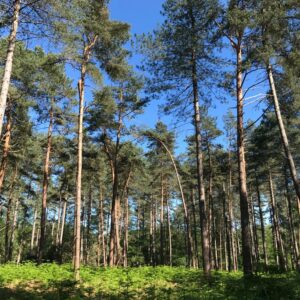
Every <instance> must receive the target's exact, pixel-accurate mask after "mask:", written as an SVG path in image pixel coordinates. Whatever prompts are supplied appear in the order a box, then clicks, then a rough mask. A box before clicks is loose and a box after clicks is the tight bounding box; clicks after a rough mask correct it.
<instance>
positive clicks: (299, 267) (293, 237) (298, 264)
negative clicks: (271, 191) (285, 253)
mask: <svg viewBox="0 0 300 300" xmlns="http://www.w3.org/2000/svg"><path fill="white" fill-rule="evenodd" d="M284 171H285V172H284V175H285V180H284V181H285V189H286V197H285V198H286V202H287V208H288V222H289V229H290V240H291V246H292V249H293V256H294V263H295V266H296V269H297V270H298V271H300V258H299V249H298V244H297V239H296V234H295V227H294V216H293V210H292V201H291V197H290V193H289V183H288V176H287V172H286V169H285V170H284Z"/></svg>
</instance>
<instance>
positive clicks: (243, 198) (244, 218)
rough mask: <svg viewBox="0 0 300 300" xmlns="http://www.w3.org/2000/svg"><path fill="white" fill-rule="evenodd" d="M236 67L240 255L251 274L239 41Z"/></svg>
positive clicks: (247, 272) (245, 269) (245, 272)
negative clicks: (240, 228)
mask: <svg viewBox="0 0 300 300" xmlns="http://www.w3.org/2000/svg"><path fill="white" fill-rule="evenodd" d="M236 54H237V61H236V65H237V69H236V91H237V151H238V167H239V190H240V210H241V227H242V255H243V268H244V274H245V275H251V274H252V272H253V265H252V258H251V248H252V246H251V234H250V219H249V209H248V205H249V203H248V192H247V173H246V160H245V140H244V123H243V119H244V118H243V116H244V111H243V106H244V104H243V102H244V98H243V97H244V96H243V87H242V85H243V67H242V47H241V44H240V42H239V43H238V44H237V45H236Z"/></svg>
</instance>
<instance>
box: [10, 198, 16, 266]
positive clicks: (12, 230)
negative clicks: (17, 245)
mask: <svg viewBox="0 0 300 300" xmlns="http://www.w3.org/2000/svg"><path fill="white" fill-rule="evenodd" d="M18 210H19V199H16V203H15V211H14V218H13V224H12V228H11V234H10V241H9V247H8V261H11V260H12V257H13V250H14V241H15V232H16V228H17V225H18Z"/></svg>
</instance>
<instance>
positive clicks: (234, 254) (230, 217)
mask: <svg viewBox="0 0 300 300" xmlns="http://www.w3.org/2000/svg"><path fill="white" fill-rule="evenodd" d="M230 146H231V145H230ZM230 148H231V147H230ZM227 197H228V223H229V224H228V229H229V234H230V248H231V255H232V262H233V270H234V271H237V269H238V267H237V250H236V243H235V237H234V228H233V221H234V216H233V194H232V163H231V150H230V149H229V151H228V196H227Z"/></svg>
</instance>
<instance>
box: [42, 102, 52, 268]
mask: <svg viewBox="0 0 300 300" xmlns="http://www.w3.org/2000/svg"><path fill="white" fill-rule="evenodd" d="M49 117H50V121H49V127H48V136H47V140H48V141H47V150H46V156H45V164H44V180H43V194H42V210H41V226H40V228H41V235H40V241H39V252H38V262H39V264H40V263H42V259H43V250H44V246H45V245H44V244H45V230H46V219H47V193H48V185H49V174H50V172H49V168H50V155H51V148H52V130H53V107H52V104H51V108H50V111H49Z"/></svg>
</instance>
